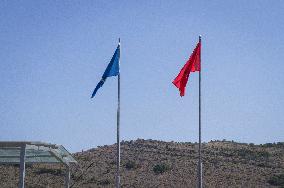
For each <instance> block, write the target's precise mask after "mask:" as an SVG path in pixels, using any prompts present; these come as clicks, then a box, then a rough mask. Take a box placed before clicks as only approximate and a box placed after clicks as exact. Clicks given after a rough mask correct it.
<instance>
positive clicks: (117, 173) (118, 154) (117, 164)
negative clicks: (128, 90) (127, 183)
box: [116, 38, 120, 188]
mask: <svg viewBox="0 0 284 188" xmlns="http://www.w3.org/2000/svg"><path fill="white" fill-rule="evenodd" d="M118 42H119V43H118V45H119V48H120V38H119V39H118ZM119 53H120V51H119ZM118 63H119V73H118V79H117V89H118V92H117V116H116V118H117V127H116V133H117V135H116V136H117V137H116V139H117V144H116V146H117V148H116V152H117V153H116V188H120V137H119V136H120V135H119V132H120V130H119V123H120V54H119V62H118Z"/></svg>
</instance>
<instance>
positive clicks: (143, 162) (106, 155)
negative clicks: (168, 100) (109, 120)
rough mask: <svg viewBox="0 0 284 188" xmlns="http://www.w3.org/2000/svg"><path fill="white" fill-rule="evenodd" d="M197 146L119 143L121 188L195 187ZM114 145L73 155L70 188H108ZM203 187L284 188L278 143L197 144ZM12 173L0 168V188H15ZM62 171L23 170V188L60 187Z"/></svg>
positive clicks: (283, 153) (283, 155)
mask: <svg viewBox="0 0 284 188" xmlns="http://www.w3.org/2000/svg"><path fill="white" fill-rule="evenodd" d="M197 147H198V145H197V143H189V142H188V143H177V142H162V141H154V140H143V139H138V140H135V141H127V142H126V141H125V142H122V143H121V184H122V188H126V187H129V188H130V187H131V188H133V187H134V188H140V187H141V188H144V187H145V188H151V187H174V188H187V187H188V188H191V187H196V182H197V180H196V178H197V173H196V169H197V162H198V148H197ZM115 149H116V145H110V146H102V147H98V148H95V149H91V150H88V151H84V152H79V153H75V154H74V156H75V158H76V159H77V160H78V165H76V166H73V167H72V172H73V173H72V177H71V178H72V183H71V184H72V185H73V186H72V187H73V188H79V187H80V188H81V187H82V188H88V187H114V183H115V171H116V162H115ZM203 175H204V187H208V188H211V187H212V188H215V187H216V188H223V187H224V188H227V187H248V188H253V187H255V188H262V187H284V143H274V144H264V145H254V144H243V143H236V142H231V141H211V142H209V143H204V144H203ZM17 183H18V167H17V166H3V165H2V166H0V187H1V188H2V187H3V188H6V187H7V188H8V187H9V188H10V187H11V188H12V187H17ZM63 185H64V167H62V166H58V165H32V166H28V167H27V173H26V187H27V188H40V187H52V188H59V187H64V186H63Z"/></svg>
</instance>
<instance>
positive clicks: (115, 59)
mask: <svg viewBox="0 0 284 188" xmlns="http://www.w3.org/2000/svg"><path fill="white" fill-rule="evenodd" d="M119 58H120V44H118V46H117V48H116V50H115V52H114V54H113V56H112V58H111V60H110V62H109V64H108V66H107V68H106V70H105V72H104V74H103V76H102V79H101V81H100V82H99V83H98V84H97V86H96V88H95V90H94V91H93V94H92V97H91V98H93V97H94V96H95V95H96V93H97V91H98V89H99V88H100V87H102V86H103V85H104V83H105V81H106V79H107V77H111V76H117V75H119Z"/></svg>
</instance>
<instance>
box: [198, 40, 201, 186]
mask: <svg viewBox="0 0 284 188" xmlns="http://www.w3.org/2000/svg"><path fill="white" fill-rule="evenodd" d="M199 43H200V45H201V35H199ZM200 48H201V46H200ZM198 187H199V188H202V158H201V49H200V70H199V144H198Z"/></svg>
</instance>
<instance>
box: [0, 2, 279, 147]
mask: <svg viewBox="0 0 284 188" xmlns="http://www.w3.org/2000/svg"><path fill="white" fill-rule="evenodd" d="M283 10H284V2H283V1H280V0H279V1H277V0H275V1H270V0H263V1H258V0H255V1H247V0H243V1H143V2H142V1H141V2H140V3H139V2H136V1H128V0H125V1H36V0H34V1H12V0H11V1H10V0H9V1H8V0H3V1H1V3H0V49H1V50H0V60H1V62H0V88H1V92H0V140H36V141H45V142H51V143H58V144H63V145H64V146H66V148H68V149H69V150H71V151H73V152H74V151H80V150H81V149H84V150H85V149H88V148H93V147H96V146H98V145H105V144H113V143H115V142H116V104H117V103H116V99H117V79H116V77H112V78H110V79H108V80H107V81H106V83H105V85H104V86H103V87H102V88H101V89H100V90H99V91H98V93H97V95H96V97H95V98H94V99H93V100H91V99H90V95H91V93H92V91H93V89H94V87H95V86H96V84H97V83H98V81H99V80H100V78H101V76H102V74H103V71H104V70H105V68H106V66H107V64H108V62H109V60H110V59H111V56H112V55H113V53H114V50H115V48H116V46H117V42H118V37H121V44H122V46H121V139H123V140H133V139H137V138H144V139H158V140H165V141H171V140H173V141H190V142H195V141H198V74H197V73H195V74H192V75H191V77H190V80H189V83H188V86H187V90H186V96H185V97H183V98H181V97H180V96H179V93H178V90H177V89H176V88H175V87H174V86H173V84H172V83H171V82H172V80H173V79H174V78H175V76H176V75H177V74H178V72H179V70H180V69H181V67H182V66H183V64H184V63H185V62H186V60H187V59H188V57H189V55H190V53H191V52H192V50H193V48H194V46H195V45H196V43H197V41H198V35H199V34H201V35H202V36H203V46H202V47H203V49H202V68H203V75H202V76H203V80H202V81H203V82H202V92H203V96H202V102H203V103H202V120H203V121H202V126H203V129H202V130H203V141H210V140H214V139H227V140H235V141H239V142H254V143H258V144H259V143H266V142H278V141H284V123H283V122H284V88H283V83H284V63H283V59H284V32H283V31H284V11H283Z"/></svg>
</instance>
